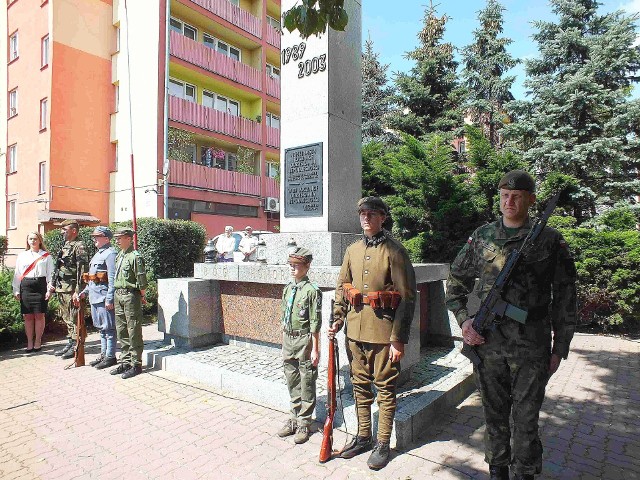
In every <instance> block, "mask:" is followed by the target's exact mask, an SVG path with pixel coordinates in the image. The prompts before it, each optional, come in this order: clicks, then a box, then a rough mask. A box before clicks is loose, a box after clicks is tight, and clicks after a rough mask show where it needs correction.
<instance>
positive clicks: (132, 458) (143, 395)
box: [0, 325, 640, 480]
mask: <svg viewBox="0 0 640 480" xmlns="http://www.w3.org/2000/svg"><path fill="white" fill-rule="evenodd" d="M144 335H145V338H146V339H148V340H153V339H157V338H158V333H157V332H156V331H155V325H151V326H147V327H145V334H144ZM88 341H89V342H88V348H87V362H88V361H89V360H91V359H92V358H93V356H94V354H95V353H96V351H97V346H96V345H97V344H98V338H97V335H96V334H93V335H91V336H90V337H89V339H88ZM59 344H60V342H58V344H57V345H59ZM54 346H56V344H47V345H45V348H44V350H43V352H41V353H40V354H37V355H30V356H27V355H25V354H23V353H22V351H21V350H17V351H9V352H2V353H1V354H0V478H1V479H2V480H13V479H25V480H33V479H52V480H54V479H64V480H67V479H69V480H71V479H78V480H79V479H83V480H84V479H87V480H88V479H93V480H95V479H105V480H115V479H120V478H122V479H127V480H138V479H173V478H175V479H180V480H189V479H195V478H203V479H224V480H228V479H229V480H231V479H277V480H288V479H368V478H374V479H400V480H418V479H434V478H437V479H467V478H477V479H486V478H487V475H486V473H485V472H486V466H485V464H484V463H483V460H482V435H483V430H484V427H483V420H482V412H481V408H480V406H479V399H478V397H477V395H472V396H471V397H469V398H468V399H467V400H466V401H464V402H463V403H462V404H461V405H459V407H458V408H457V409H455V410H454V411H451V413H450V414H448V415H444V416H443V417H442V418H441V421H440V422H439V423H438V424H437V425H434V426H433V427H432V428H431V429H429V430H428V431H425V432H424V435H423V436H422V439H421V440H420V441H419V442H418V443H417V444H415V445H413V446H412V447H411V448H410V449H408V450H407V451H405V452H394V455H393V459H392V461H391V462H390V464H389V465H388V466H387V467H386V468H385V469H383V470H381V471H380V472H377V473H376V472H372V471H370V470H369V469H368V468H367V466H366V458H367V455H366V454H365V455H362V456H360V457H357V458H355V459H352V460H341V459H337V460H331V461H329V462H328V463H326V464H324V465H320V464H318V462H317V456H318V451H319V447H320V440H321V435H320V434H319V433H316V434H314V435H313V436H312V437H311V440H310V441H309V442H308V443H307V444H305V445H302V446H296V445H294V444H293V441H292V439H291V438H288V439H280V438H277V437H276V436H274V432H275V431H276V430H277V429H278V428H279V427H280V426H281V424H282V422H283V420H284V419H285V418H286V415H285V414H283V413H281V412H278V411H274V410H270V409H268V408H265V407H262V406H259V405H254V404H250V403H247V402H242V401H238V400H235V399H232V398H226V397H223V396H220V395H216V394H213V393H211V392H210V391H208V390H207V389H206V388H205V387H203V386H202V385H198V384H194V383H188V382H186V381H184V379H181V378H179V377H175V376H169V375H167V374H165V373H162V372H157V371H149V372H146V373H145V374H143V375H140V376H138V377H135V378H133V379H129V380H122V379H120V378H119V377H114V376H111V375H109V374H108V373H107V372H105V371H97V370H95V369H93V368H91V367H83V368H77V369H70V370H66V371H65V370H64V368H63V367H64V365H66V364H67V363H68V362H67V363H66V362H65V361H63V360H60V359H59V358H56V357H54V356H53V355H52V354H51V352H52V350H53V348H54ZM639 367H640V343H638V342H632V341H628V340H623V339H619V338H611V337H599V336H591V335H577V336H576V338H575V340H574V343H573V351H572V353H571V355H570V357H569V359H568V361H566V362H562V365H561V367H560V370H559V371H558V373H557V374H556V375H555V376H554V377H553V379H552V380H551V382H550V385H549V389H548V395H547V400H546V401H545V404H544V407H543V412H542V419H541V428H542V435H543V443H544V445H545V461H544V473H543V475H542V478H545V479H585V480H589V479H611V480H621V479H625V480H626V479H640V437H639V436H638V432H640V392H639V389H638V385H640V368H639ZM344 441H345V436H344V434H342V433H341V432H336V441H335V445H336V446H338V447H340V446H341V445H343V443H344Z"/></svg>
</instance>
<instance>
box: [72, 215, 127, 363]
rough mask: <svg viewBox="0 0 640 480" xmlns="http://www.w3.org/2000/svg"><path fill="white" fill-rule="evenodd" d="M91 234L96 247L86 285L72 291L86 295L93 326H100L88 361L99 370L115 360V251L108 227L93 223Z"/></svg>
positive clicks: (82, 295)
mask: <svg viewBox="0 0 640 480" xmlns="http://www.w3.org/2000/svg"><path fill="white" fill-rule="evenodd" d="M91 237H92V238H93V242H94V244H95V246H96V249H97V251H96V253H95V255H94V256H93V258H92V259H91V261H90V262H89V272H88V273H86V274H85V279H86V281H87V282H88V283H87V286H86V287H85V288H84V290H83V291H82V292H80V295H79V296H75V295H74V300H75V301H78V299H82V298H84V297H86V296H87V295H88V296H89V303H90V304H91V318H92V320H93V326H94V327H96V328H97V329H98V330H100V356H99V357H98V358H96V359H95V360H93V361H92V362H91V363H89V365H91V366H92V367H96V368H97V369H98V370H102V369H103V368H109V367H112V366H114V365H115V364H116V363H118V362H117V361H116V317H115V307H114V293H115V287H114V280H115V270H116V251H115V249H114V248H113V247H112V246H111V238H112V237H113V233H112V232H111V229H109V227H102V226H100V227H96V228H95V229H94V230H93V232H92V233H91Z"/></svg>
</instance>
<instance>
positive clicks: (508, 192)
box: [447, 170, 576, 480]
mask: <svg viewBox="0 0 640 480" xmlns="http://www.w3.org/2000/svg"><path fill="white" fill-rule="evenodd" d="M498 188H499V190H500V211H501V212H502V217H501V218H500V219H499V220H497V221H495V222H493V223H489V224H487V225H484V226H482V227H480V228H478V229H477V230H476V231H475V232H473V234H472V235H471V237H469V240H468V241H467V243H466V244H465V245H464V247H463V248H462V250H461V251H460V253H459V254H458V256H457V257H456V259H455V260H454V262H453V264H452V265H451V273H450V276H449V279H448V282H447V307H448V308H449V309H450V310H451V311H452V312H453V313H454V314H455V316H456V318H457V319H458V322H459V323H460V325H461V327H462V334H463V338H464V341H465V343H467V344H469V345H474V346H476V350H477V353H478V356H479V357H480V358H481V360H482V363H481V364H480V365H479V366H477V367H475V373H476V381H477V384H478V389H479V390H480V394H481V396H482V404H483V409H484V415H485V420H486V424H487V428H486V432H485V461H486V462H487V463H488V464H489V473H490V476H491V479H492V480H509V466H511V469H512V472H513V474H514V475H515V476H514V477H513V478H514V479H517V480H527V479H533V478H534V475H535V474H539V473H540V472H541V471H542V443H541V442H540V437H539V435H538V417H539V414H540V407H541V406H542V401H543V399H544V393H545V387H546V385H547V381H548V380H549V377H550V376H551V375H553V374H554V373H555V371H556V370H557V369H558V366H559V365H560V360H561V359H562V358H567V355H568V353H569V343H570V342H571V339H572V337H573V331H574V328H575V323H576V284H575V282H576V267H575V264H574V262H573V258H572V257H571V254H570V252H569V249H568V248H567V244H566V242H565V240H564V239H563V238H562V235H561V234H560V233H559V232H557V231H556V230H554V229H553V228H549V227H547V228H545V229H544V230H543V232H542V233H541V234H540V236H539V237H538V239H537V241H536V243H535V244H534V247H533V248H532V250H531V251H530V252H529V253H528V254H527V255H525V256H524V257H523V258H522V259H521V261H520V262H519V264H518V266H517V267H516V270H515V271H514V272H513V273H512V274H511V277H510V282H509V284H508V285H507V287H506V290H505V291H504V294H503V299H504V300H505V301H506V302H508V303H510V304H512V305H514V306H516V307H519V308H521V309H523V310H526V311H527V317H526V323H525V324H522V323H519V322H516V321H515V320H512V319H510V318H508V317H504V318H501V319H498V320H499V324H498V326H497V328H496V329H495V330H492V331H488V332H486V333H485V334H484V336H481V335H479V334H478V333H477V332H476V331H475V330H474V329H473V328H472V326H471V324H472V321H473V320H472V316H470V315H469V311H468V309H467V300H468V297H469V294H470V293H471V292H472V291H473V289H474V283H475V281H476V279H477V284H476V286H475V293H476V294H477V295H478V297H479V298H480V300H483V299H484V298H485V296H486V295H487V293H488V292H489V290H490V289H491V287H492V286H493V284H494V282H495V280H496V277H497V276H498V274H499V273H500V271H501V269H502V267H503V265H504V263H505V260H506V258H507V257H508V256H509V253H510V252H511V251H512V250H513V249H514V248H518V247H520V245H522V242H523V241H524V239H525V237H526V236H527V233H528V232H529V230H530V229H531V226H532V222H531V220H530V218H529V215H528V211H529V207H530V206H531V205H532V204H533V203H534V202H535V199H536V196H535V194H534V191H535V181H534V179H533V178H532V177H531V176H530V175H529V174H528V173H526V172H524V171H521V170H514V171H511V172H509V173H507V174H506V175H504V176H503V177H502V179H501V180H500V183H499V185H498ZM552 331H553V337H552V335H551V333H552ZM510 417H511V418H512V420H513V428H512V429H511V428H510V425H509V419H510Z"/></svg>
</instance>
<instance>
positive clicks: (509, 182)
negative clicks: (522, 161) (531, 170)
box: [498, 170, 536, 193]
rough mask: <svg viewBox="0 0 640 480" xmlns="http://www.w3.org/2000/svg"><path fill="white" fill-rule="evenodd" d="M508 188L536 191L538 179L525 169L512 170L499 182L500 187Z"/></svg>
mask: <svg viewBox="0 0 640 480" xmlns="http://www.w3.org/2000/svg"><path fill="white" fill-rule="evenodd" d="M501 188H504V189H507V190H526V191H527V192H531V193H533V192H535V190H536V181H535V180H534V179H533V177H532V176H531V175H529V174H528V173H527V172H525V171H524V170H511V171H510V172H507V173H505V174H504V175H503V177H502V178H501V179H500V183H498V189H501Z"/></svg>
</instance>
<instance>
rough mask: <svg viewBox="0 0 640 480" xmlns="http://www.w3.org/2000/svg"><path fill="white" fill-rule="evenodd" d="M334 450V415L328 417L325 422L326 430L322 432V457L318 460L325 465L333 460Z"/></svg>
mask: <svg viewBox="0 0 640 480" xmlns="http://www.w3.org/2000/svg"><path fill="white" fill-rule="evenodd" d="M332 449H333V415H327V419H326V420H325V421H324V428H323V430H322V444H321V445H320V456H319V458H318V460H319V461H320V463H325V462H328V461H329V460H331V453H332Z"/></svg>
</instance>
